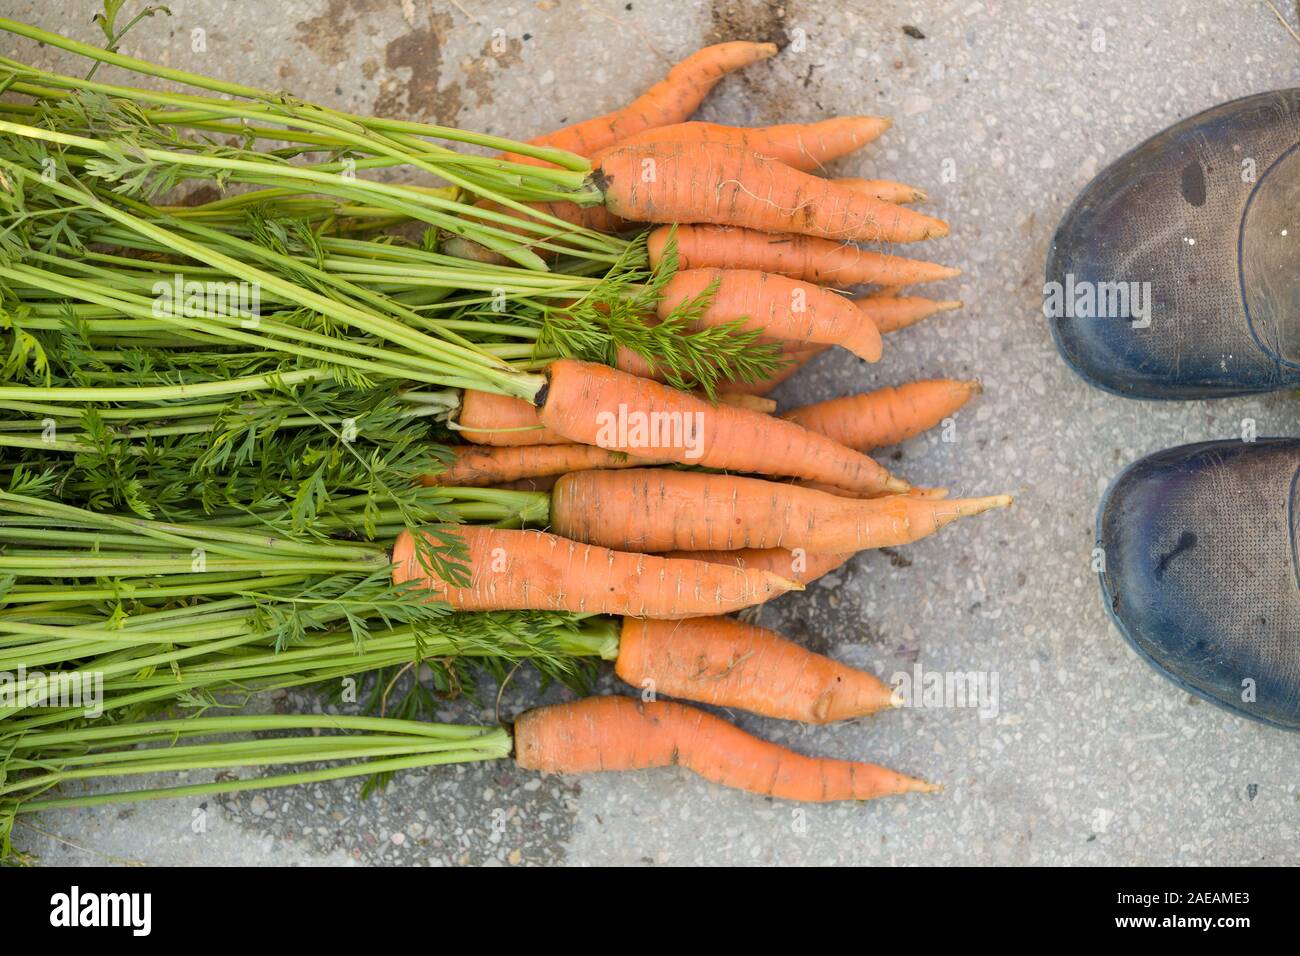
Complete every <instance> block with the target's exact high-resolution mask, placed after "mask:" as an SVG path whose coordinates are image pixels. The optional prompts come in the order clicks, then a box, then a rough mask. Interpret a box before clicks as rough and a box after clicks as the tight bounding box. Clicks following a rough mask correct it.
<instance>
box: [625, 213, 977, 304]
mask: <svg viewBox="0 0 1300 956" xmlns="http://www.w3.org/2000/svg"><path fill="white" fill-rule="evenodd" d="M671 233H672V227H671V226H661V227H659V228H658V229H655V230H654V231H653V232H651V233H650V238H649V252H650V262H651V264H652V265H656V266H657V265H658V264H659V263H660V261H661V260H662V258H663V253H664V249H665V248H666V247H667V244H668V237H669V235H670V234H671ZM675 238H676V241H677V257H678V268H680V269H711V268H727V269H757V270H758V271H760V272H774V273H777V274H779V275H783V276H789V277H790V278H791V279H802V280H803V281H804V282H814V283H816V284H818V285H825V286H835V287H837V288H841V289H844V288H848V287H849V286H855V285H869V284H875V283H892V284H896V285H913V284H915V283H918V282H937V281H939V280H941V279H951V278H952V277H954V276H958V275H961V270H960V269H953V268H950V267H948V266H941V265H935V264H934V263H932V262H921V261H919V260H916V259H904V258H902V257H901V256H890V255H884V254H882V253H878V252H870V251H868V250H866V249H859V248H858V247H857V246H854V245H849V244H846V243H840V242H834V241H832V240H830V239H818V238H816V237H814V236H791V235H773V234H772V233H768V232H756V231H754V230H752V229H736V228H733V227H730V226H709V225H685V226H678V227H677V228H676V233H675Z"/></svg>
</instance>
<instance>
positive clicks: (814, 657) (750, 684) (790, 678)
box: [614, 617, 892, 724]
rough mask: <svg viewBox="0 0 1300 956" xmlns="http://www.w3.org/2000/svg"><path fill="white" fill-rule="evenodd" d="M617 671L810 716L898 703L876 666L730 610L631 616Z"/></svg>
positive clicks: (718, 703)
mask: <svg viewBox="0 0 1300 956" xmlns="http://www.w3.org/2000/svg"><path fill="white" fill-rule="evenodd" d="M614 673H616V674H617V675H618V676H619V677H620V678H622V679H623V680H624V681H626V682H627V683H629V684H631V685H632V686H633V687H640V688H643V689H649V690H652V691H653V692H655V693H656V694H667V695H669V696H670V697H682V698H685V699H686V700H693V701H697V702H699V703H701V704H711V705H713V706H715V707H739V708H740V709H742V710H747V711H750V712H751V713H755V714H762V715H763V716H764V717H777V718H781V719H783V720H802V721H805V722H807V723H810V724H826V723H831V722H832V721H836V720H850V719H852V718H854V717H864V716H866V715H867V714H874V713H875V712H876V711H879V710H884V709H885V708H887V707H890V706H892V702H891V696H892V695H891V691H890V689H889V687H887V686H886V685H885V684H883V683H881V682H880V680H878V679H877V678H876V677H873V676H872V675H871V674H868V673H866V672H865V671H860V670H857V669H856V668H853V667H849V666H847V665H845V664H841V663H839V662H837V661H833V660H831V659H830V658H829V657H824V656H822V655H821V654H816V653H813V652H812V651H808V650H805V649H804V648H802V647H800V646H799V645H798V644H795V643H794V642H793V641H788V640H786V639H785V638H784V637H782V636H781V635H780V634H777V633H776V632H775V631H769V630H767V629H766V628H762V627H755V626H753V625H750V624H742V623H741V622H740V621H737V620H734V619H732V618H729V617H695V618H690V619H689V620H685V621H637V620H627V621H625V622H624V624H623V628H622V630H621V632H620V635H619V642H618V658H617V660H615V662H614Z"/></svg>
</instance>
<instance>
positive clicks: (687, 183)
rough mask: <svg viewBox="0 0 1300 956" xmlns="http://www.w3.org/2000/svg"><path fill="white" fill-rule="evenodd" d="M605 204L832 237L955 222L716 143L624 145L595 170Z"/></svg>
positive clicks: (921, 232) (636, 216)
mask: <svg viewBox="0 0 1300 956" xmlns="http://www.w3.org/2000/svg"><path fill="white" fill-rule="evenodd" d="M592 183H593V184H594V185H595V186H596V187H597V188H598V189H599V190H600V192H601V193H602V195H603V196H604V199H605V206H606V208H608V209H609V210H610V211H611V212H613V213H614V214H615V215H617V216H619V217H621V218H623V219H628V220H632V221H636V222H711V223H716V224H718V225H723V226H744V227H746V228H749V229H758V230H760V231H763V232H781V233H790V232H793V233H798V234H800V235H808V236H821V237H823V238H827V239H849V240H862V241H871V242H917V241H919V240H922V239H929V238H933V237H937V236H946V235H947V234H948V224H947V223H945V222H942V221H941V220H938V219H935V218H933V217H932V216H926V215H924V214H922V213H919V212H915V211H914V210H911V209H908V208H906V207H904V206H895V205H893V204H892V203H887V202H881V201H880V200H879V199H876V198H875V197H874V196H868V195H865V194H864V193H862V192H859V191H858V190H856V189H852V188H849V187H847V186H841V185H838V184H836V183H832V182H828V181H827V180H824V179H818V178H817V177H816V176H810V175H809V174H808V173H803V172H800V171H799V170H797V169H791V168H790V167H789V166H786V165H784V164H782V163H778V162H776V161H775V160H770V159H766V158H764V157H762V156H760V155H758V154H757V153H754V152H752V151H751V150H746V149H741V148H739V147H735V146H723V145H717V144H713V143H667V144H664V145H656V144H648V145H644V146H619V147H616V148H614V149H612V150H609V151H607V152H605V153H602V154H601V156H600V158H599V162H598V163H596V164H595V169H594V171H593V173H592Z"/></svg>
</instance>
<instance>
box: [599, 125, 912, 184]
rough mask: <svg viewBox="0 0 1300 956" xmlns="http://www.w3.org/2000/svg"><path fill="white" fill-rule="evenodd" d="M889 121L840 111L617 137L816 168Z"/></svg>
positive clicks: (624, 142) (806, 169)
mask: <svg viewBox="0 0 1300 956" xmlns="http://www.w3.org/2000/svg"><path fill="white" fill-rule="evenodd" d="M890 125H891V122H890V120H889V119H887V118H885V117H882V116H838V117H836V118H834V119H828V120H822V121H821V122H819V123H806V124H803V123H791V124H788V125H785V126H757V127H751V128H743V127H737V126H722V125H720V124H718V123H698V122H697V123H677V124H676V125H673V126H658V127H655V128H654V129H649V130H646V131H645V132H642V133H637V134H636V135H635V136H628V137H626V138H625V139H621V140H619V141H618V143H617V145H619V146H644V145H647V144H655V145H662V144H667V143H713V144H716V145H724V146H734V147H737V148H739V149H745V150H749V151H750V152H752V153H758V154H760V155H762V156H768V157H771V158H772V159H775V160H777V161H778V162H781V163H785V165H787V166H789V167H790V168H791V169H799V170H803V171H804V172H813V171H814V170H817V169H819V168H821V166H823V165H824V164H825V163H829V162H830V161H831V160H833V159H837V158H839V157H840V156H844V155H846V154H848V153H851V152H853V151H854V150H855V149H859V148H861V147H863V146H865V145H867V143H870V142H871V141H872V140H874V139H877V138H878V137H879V136H880V134H881V133H883V132H884V131H885V130H887V129H889V127H890ZM589 155H594V154H589Z"/></svg>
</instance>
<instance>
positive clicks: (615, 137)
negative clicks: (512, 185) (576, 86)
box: [507, 40, 777, 163]
mask: <svg viewBox="0 0 1300 956" xmlns="http://www.w3.org/2000/svg"><path fill="white" fill-rule="evenodd" d="M776 52H777V47H776V44H775V43H752V42H749V41H747V40H733V41H731V42H728V43H715V44H714V45H712V46H706V47H705V48H704V49H702V50H697V51H696V52H695V53H692V54H691V55H690V56H688V57H687V58H686V59H684V60H682V61H681V62H680V63H678V64H677V65H676V66H674V67H673V68H672V69H671V70H669V71H668V75H667V76H666V77H664V79H662V80H660V81H659V82H658V83H656V84H655V85H654V86H652V87H650V89H648V90H646V91H645V92H644V93H642V94H641V95H640V96H638V97H637V98H636V99H635V100H633V101H632V102H631V103H629V104H628V105H627V106H625V107H623V108H622V109H618V110H615V111H614V112H612V113H606V114H605V115H604V116H597V117H596V118H595V119H589V120H585V121H583V122H581V123H574V124H573V125H571V126H566V127H564V128H563V129H558V130H556V131H555V132H553V133H547V134H546V135H544V136H538V137H535V138H534V139H531V140H529V143H530V144H532V145H534V146H550V147H553V148H555V149H567V150H568V151H569V152H571V153H577V154H578V155H579V156H592V155H593V154H595V153H596V152H598V151H599V150H602V149H605V148H606V147H608V146H612V145H614V144H615V143H617V142H619V141H620V140H623V139H627V138H628V137H629V136H635V135H637V134H638V133H640V132H642V131H643V130H646V129H650V128H652V127H656V126H667V125H669V124H672V123H681V122H684V121H685V120H686V119H688V118H689V117H690V115H691V114H692V113H694V112H695V111H696V110H697V109H698V108H699V106H700V104H701V103H703V102H704V98H705V97H706V96H708V95H709V92H710V91H711V90H712V89H713V88H714V87H715V86H717V84H718V81H719V80H721V79H722V78H723V77H724V76H726V75H727V74H728V73H734V72H735V71H736V70H740V69H743V68H744V67H747V66H749V65H750V64H752V63H758V62H759V61H761V60H766V59H768V58H769V57H773V56H776ZM507 155H508V158H510V159H513V160H516V161H518V162H533V163H536V161H535V160H529V159H527V158H525V157H520V156H514V155H510V154H507Z"/></svg>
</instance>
